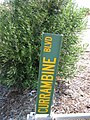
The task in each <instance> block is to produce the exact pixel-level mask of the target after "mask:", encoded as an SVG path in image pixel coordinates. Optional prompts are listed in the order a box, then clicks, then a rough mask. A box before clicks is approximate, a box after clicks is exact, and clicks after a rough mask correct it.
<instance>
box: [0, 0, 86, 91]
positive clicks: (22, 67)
mask: <svg viewBox="0 0 90 120" xmlns="http://www.w3.org/2000/svg"><path fill="white" fill-rule="evenodd" d="M85 15H86V11H85V9H78V8H77V7H76V6H75V4H73V3H72V0H30V1H29V0H26V1H25V0H14V2H10V3H8V4H7V6H6V7H1V9H0V70H1V71H0V72H1V78H0V82H1V83H2V84H7V85H8V86H13V87H14V86H15V87H18V88H27V87H29V88H31V89H33V88H36V84H37V77H38V68H39V57H40V43H41V39H42V32H49V33H59V34H63V35H64V37H63V44H62V51H61V55H60V56H61V59H60V61H59V67H58V69H59V72H58V73H59V75H60V77H64V78H65V77H69V76H70V75H72V73H73V71H74V70H75V69H74V66H75V62H76V61H77V60H78V56H79V55H80V53H81V51H82V47H81V45H80V44H79V43H80V42H79V40H78V34H77V33H78V32H80V31H81V30H82V29H83V28H84V27H85V22H84V19H83V18H84V17H85Z"/></svg>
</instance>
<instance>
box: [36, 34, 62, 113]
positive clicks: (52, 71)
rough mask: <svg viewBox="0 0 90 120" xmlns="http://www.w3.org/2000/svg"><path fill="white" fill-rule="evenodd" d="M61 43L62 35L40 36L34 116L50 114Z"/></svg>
mask: <svg viewBox="0 0 90 120" xmlns="http://www.w3.org/2000/svg"><path fill="white" fill-rule="evenodd" d="M61 43H62V35H59V34H51V33H44V34H43V35H42V42H41V57H40V65H39V77H38V96H37V101H36V114H50V110H51V104H52V99H53V92H54V85H55V79H56V73H57V66H58V60H59V56H60V48H61Z"/></svg>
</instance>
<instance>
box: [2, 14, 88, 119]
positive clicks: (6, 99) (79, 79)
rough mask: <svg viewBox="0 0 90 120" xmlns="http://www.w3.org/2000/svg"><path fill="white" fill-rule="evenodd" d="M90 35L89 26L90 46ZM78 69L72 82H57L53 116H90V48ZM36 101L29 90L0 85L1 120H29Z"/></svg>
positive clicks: (85, 37)
mask: <svg viewBox="0 0 90 120" xmlns="http://www.w3.org/2000/svg"><path fill="white" fill-rule="evenodd" d="M89 23H90V16H89ZM86 33H88V34H87V35H86V36H85V34H86ZM89 33H90V24H89V25H88V30H87V31H84V34H83V39H84V40H85V39H86V40H87V41H86V42H88V43H89ZM87 36H88V37H87ZM84 43H85V41H84ZM89 44H90V43H89ZM77 68H78V73H77V74H76V76H75V77H74V79H73V80H70V79H68V80H66V81H61V80H58V85H57V87H56V89H55V95H54V101H53V106H52V111H53V112H54V113H58V114H59V113H62V114H65V113H90V45H89V46H88V48H87V50H86V51H85V54H83V55H82V56H81V59H80V60H79V62H78V63H77ZM36 97H37V95H36V91H30V90H26V91H24V92H23V93H22V94H20V92H19V91H18V90H15V89H14V90H11V89H10V90H9V89H8V88H7V87H6V86H2V85H0V120H26V116H27V114H29V113H30V112H32V111H35V104H36Z"/></svg>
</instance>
